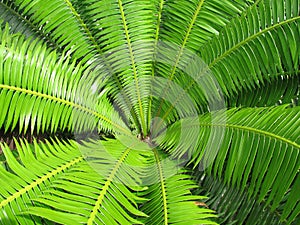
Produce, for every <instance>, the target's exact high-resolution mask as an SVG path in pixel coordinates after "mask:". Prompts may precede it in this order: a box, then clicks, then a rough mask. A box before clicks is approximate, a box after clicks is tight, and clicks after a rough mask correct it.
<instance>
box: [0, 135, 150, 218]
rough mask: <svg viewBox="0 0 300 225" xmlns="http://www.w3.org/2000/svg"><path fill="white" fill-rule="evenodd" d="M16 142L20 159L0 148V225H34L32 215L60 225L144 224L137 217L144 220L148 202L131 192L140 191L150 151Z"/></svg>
mask: <svg viewBox="0 0 300 225" xmlns="http://www.w3.org/2000/svg"><path fill="white" fill-rule="evenodd" d="M16 143H17V151H18V155H19V158H18V159H16V158H15V156H13V154H12V152H11V150H10V149H9V148H8V147H7V146H4V145H1V147H2V149H3V152H4V154H5V157H6V162H7V166H6V167H7V169H5V168H3V167H1V168H0V169H1V174H2V175H1V178H2V179H1V187H0V189H1V200H0V207H1V209H2V210H1V221H5V219H7V220H8V221H11V219H12V218H15V221H16V222H19V223H20V224H34V221H31V219H32V218H33V217H30V216H29V215H33V216H38V217H42V218H45V219H49V220H51V221H54V222H57V223H60V224H80V223H87V224H95V223H96V224H99V223H103V224H118V222H121V223H122V224H133V223H134V224H140V222H139V221H138V220H136V219H135V217H137V216H139V217H143V216H146V215H145V214H144V213H142V212H140V211H139V210H138V205H137V204H138V203H139V202H141V201H144V199H143V198H140V197H138V196H135V195H134V194H133V193H132V192H133V191H141V190H142V189H141V188H140V187H139V183H140V182H141V181H139V177H140V176H141V175H140V174H139V173H140V172H141V171H142V169H143V166H144V165H143V158H144V159H145V155H146V153H147V152H146V151H141V152H138V151H137V150H136V149H134V148H135V147H137V146H134V145H132V149H131V148H130V147H126V146H124V145H122V144H121V143H120V142H118V141H115V140H107V141H103V142H102V143H101V142H100V141H91V142H86V143H85V144H83V145H80V144H78V143H76V142H74V141H69V143H66V142H65V143H63V142H59V141H57V140H55V141H54V140H52V141H51V143H50V142H47V143H45V144H37V143H36V142H34V145H29V144H28V143H27V142H26V141H20V142H18V141H16ZM144 161H145V160H144ZM12 180H14V182H12ZM74 199H76V201H74ZM22 201H24V202H23V203H22ZM100 215H101V216H100ZM30 221H31V222H30ZM11 223H13V221H11Z"/></svg>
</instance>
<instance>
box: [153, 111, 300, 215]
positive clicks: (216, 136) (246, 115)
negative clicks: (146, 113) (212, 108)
mask: <svg viewBox="0 0 300 225" xmlns="http://www.w3.org/2000/svg"><path fill="white" fill-rule="evenodd" d="M212 114H213V113H212ZM218 114H219V117H222V116H224V113H223V112H217V113H216V114H215V115H214V117H215V118H216V117H218V116H216V115H218ZM299 115H300V114H299V107H294V108H290V107H288V106H286V105H284V106H278V107H270V108H247V109H231V110H229V111H228V112H227V113H226V116H227V118H226V120H225V119H224V120H220V121H221V123H218V122H216V120H215V121H212V119H211V118H212V117H211V115H210V114H207V115H204V116H200V117H199V118H197V119H195V118H194V119H192V118H191V119H185V120H186V121H180V122H177V123H175V124H174V125H172V126H171V127H170V128H169V130H168V131H167V133H166V136H165V138H162V140H163V141H162V143H163V144H162V145H163V146H165V147H166V148H168V149H170V147H169V146H172V149H170V150H169V151H170V152H171V153H172V154H174V155H175V156H178V155H179V154H180V155H179V156H182V154H183V153H184V149H186V150H188V155H189V156H190V157H191V158H192V159H191V160H192V161H193V163H194V164H195V165H196V166H197V165H199V163H201V164H200V165H201V167H200V168H203V169H205V171H206V172H207V173H208V174H210V175H212V176H214V177H218V178H219V179H224V182H226V183H227V184H228V185H231V186H237V187H239V188H240V189H241V191H247V195H248V196H249V197H250V196H251V197H255V198H257V199H258V203H261V202H262V201H264V202H265V204H266V205H269V206H270V207H271V211H274V210H279V211H280V213H282V208H281V205H282V204H284V202H285V201H286V198H289V199H290V200H289V201H290V204H295V202H297V201H298V200H299V195H297V194H296V193H295V192H294V191H293V189H294V188H297V187H296V186H295V185H296V183H297V179H299V177H298V178H297V174H298V172H299V168H300V155H299V149H300V146H299V141H300V139H299V126H300V124H299V121H300V120H299ZM225 121H226V122H225ZM183 122H184V123H183ZM181 123H183V124H184V127H183V128H181V127H180V126H181V125H180V124H181ZM188 124H189V125H188ZM196 128H197V129H196ZM195 130H196V131H200V133H199V134H198V133H196V134H195V132H194V131H195ZM180 132H182V133H184V134H185V135H184V136H183V137H184V138H182V139H179V138H178V137H177V136H178V135H179V136H180ZM158 140H159V138H158ZM178 140H180V141H178ZM189 140H193V141H192V142H190V141H189ZM195 149H197V150H195ZM292 193H293V196H292V197H291V196H290V195H291V194H292ZM292 199H293V200H292ZM291 201H293V202H294V203H292V202H291ZM286 210H287V209H286ZM293 210H294V209H292V208H289V211H288V212H287V211H286V212H285V216H284V217H283V216H282V217H281V218H280V219H281V220H283V219H286V218H287V216H288V215H290V214H292V213H293V212H294V211H293ZM295 210H296V209H295ZM295 212H298V211H297V210H296V211H295ZM295 216H296V215H294V217H295ZM287 220H289V218H287Z"/></svg>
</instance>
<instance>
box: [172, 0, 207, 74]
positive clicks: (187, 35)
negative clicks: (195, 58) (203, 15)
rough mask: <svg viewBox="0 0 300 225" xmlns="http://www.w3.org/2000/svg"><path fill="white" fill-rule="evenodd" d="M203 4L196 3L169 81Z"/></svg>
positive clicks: (202, 0)
mask: <svg viewBox="0 0 300 225" xmlns="http://www.w3.org/2000/svg"><path fill="white" fill-rule="evenodd" d="M203 4H204V0H201V1H200V2H199V3H198V5H197V8H196V10H195V13H194V15H193V17H192V19H191V22H190V24H189V26H188V28H187V31H186V34H185V36H184V39H183V41H182V44H181V46H180V50H179V53H178V56H177V57H176V61H175V65H174V66H173V69H172V71H171V74H170V77H169V80H173V77H174V75H175V72H176V69H177V66H178V63H179V61H180V58H181V56H182V54H183V51H184V49H185V45H186V43H187V41H188V39H189V36H190V33H191V31H192V29H193V26H194V24H195V22H196V19H197V17H198V15H199V13H200V10H201V8H202V6H203Z"/></svg>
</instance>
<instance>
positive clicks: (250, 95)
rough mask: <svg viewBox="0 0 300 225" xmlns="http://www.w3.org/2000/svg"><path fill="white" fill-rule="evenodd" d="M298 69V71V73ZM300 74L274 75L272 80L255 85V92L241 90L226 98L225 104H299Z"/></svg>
mask: <svg viewBox="0 0 300 225" xmlns="http://www.w3.org/2000/svg"><path fill="white" fill-rule="evenodd" d="M299 73H300V71H299V72H298V74H299ZM299 84H300V76H299V75H298V76H289V75H288V74H285V75H284V76H282V77H276V78H275V80H274V81H271V82H266V83H265V84H262V85H260V87H258V86H256V88H255V92H253V91H248V90H242V91H240V92H239V93H238V94H237V95H235V96H231V97H230V98H228V99H227V100H226V101H227V105H228V107H229V108H231V107H240V106H242V107H255V106H258V107H263V106H274V105H282V104H292V105H299V102H298V99H299V94H300V90H299V88H300V86H299Z"/></svg>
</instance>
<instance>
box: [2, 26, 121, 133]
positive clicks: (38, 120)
mask: <svg viewBox="0 0 300 225" xmlns="http://www.w3.org/2000/svg"><path fill="white" fill-rule="evenodd" d="M0 35H1V45H0V47H1V52H2V53H1V57H0V63H1V65H2V66H1V70H0V82H1V83H0V88H1V93H0V101H1V105H2V106H3V107H2V109H1V112H2V113H1V118H0V127H4V129H5V130H6V131H7V130H8V129H10V130H13V129H14V128H15V127H16V125H17V124H18V125H19V129H20V130H19V132H24V133H25V132H26V131H27V130H28V129H30V132H31V133H32V132H33V131H37V132H40V131H41V132H44V131H46V130H47V131H51V132H55V131H56V130H57V129H60V130H71V131H74V130H93V129H94V128H95V127H97V123H98V121H99V120H103V121H104V123H103V124H106V126H103V127H102V128H103V129H104V130H112V129H113V127H114V126H115V125H114V124H115V123H114V122H113V121H111V119H110V118H109V117H106V116H104V115H102V114H100V113H99V112H98V111H96V106H97V104H98V98H99V97H98V93H97V92H93V90H92V88H93V85H94V83H96V82H97V84H98V86H100V87H98V89H101V86H103V85H104V82H105V81H104V80H99V78H98V79H97V80H95V78H94V77H93V71H92V70H91V69H90V68H88V67H87V66H85V65H81V64H77V65H76V64H75V62H74V61H73V62H72V61H71V59H70V57H69V56H68V55H61V56H60V58H58V55H57V53H56V52H55V51H49V50H47V48H46V46H45V45H43V44H41V43H39V42H37V41H32V42H29V41H25V40H24V37H23V36H21V35H17V36H15V35H11V34H9V31H8V28H6V29H4V30H1V34H0ZM87 88H89V89H90V90H91V91H86V89H87ZM98 89H97V90H98ZM104 103H105V102H104V101H102V103H101V104H102V106H101V107H103V106H104ZM105 107H106V108H107V109H109V107H111V106H110V105H109V103H107V104H105ZM8 109H9V110H8ZM115 127H116V126H115ZM100 129H101V128H100ZM117 129H118V128H117ZM121 129H123V130H126V129H125V128H124V127H123V128H121Z"/></svg>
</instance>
